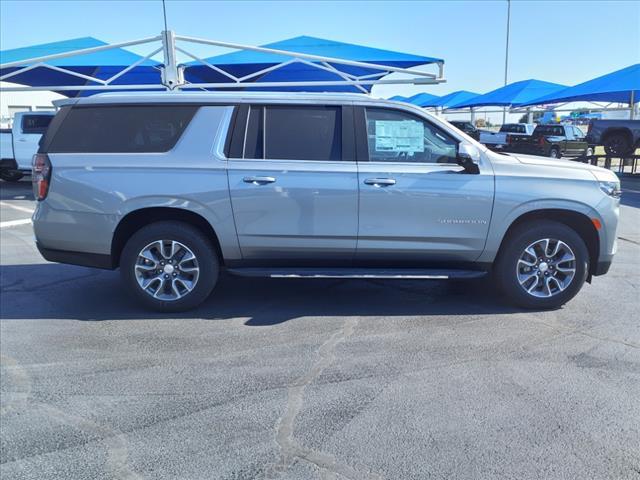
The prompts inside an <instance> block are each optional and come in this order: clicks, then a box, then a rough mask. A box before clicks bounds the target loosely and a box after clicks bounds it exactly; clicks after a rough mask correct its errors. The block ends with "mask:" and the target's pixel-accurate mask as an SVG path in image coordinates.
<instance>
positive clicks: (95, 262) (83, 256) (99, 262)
mask: <svg viewBox="0 0 640 480" xmlns="http://www.w3.org/2000/svg"><path fill="white" fill-rule="evenodd" d="M36 246H37V247H38V251H39V252H40V255H42V256H43V257H44V259H45V260H48V261H49V262H56V263H68V264H71V265H80V266H83V267H92V268H103V269H106V270H113V269H114V268H115V267H114V265H113V261H112V259H111V255H101V254H99V253H86V252H70V251H68V250H56V249H53V248H46V247H43V246H42V245H41V244H40V242H36Z"/></svg>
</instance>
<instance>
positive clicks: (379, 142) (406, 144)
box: [375, 120, 424, 153]
mask: <svg viewBox="0 0 640 480" xmlns="http://www.w3.org/2000/svg"><path fill="white" fill-rule="evenodd" d="M375 126H376V152H406V153H414V152H424V124H423V123H422V122H416V121H414V120H402V121H397V120H375Z"/></svg>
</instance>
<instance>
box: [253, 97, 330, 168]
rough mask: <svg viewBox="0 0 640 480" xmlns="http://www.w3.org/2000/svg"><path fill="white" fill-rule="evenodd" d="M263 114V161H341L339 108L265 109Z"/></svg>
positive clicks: (294, 107)
mask: <svg viewBox="0 0 640 480" xmlns="http://www.w3.org/2000/svg"><path fill="white" fill-rule="evenodd" d="M265 110H266V113H265V116H264V132H265V158H270V159H282V160H331V161H337V160H341V159H342V115H341V109H340V107H316V106H291V107H288V106H287V107H285V106H277V107H275V106H274V107H272V106H267V107H265ZM247 141H249V140H247Z"/></svg>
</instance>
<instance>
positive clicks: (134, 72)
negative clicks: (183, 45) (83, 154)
mask: <svg viewBox="0 0 640 480" xmlns="http://www.w3.org/2000/svg"><path fill="white" fill-rule="evenodd" d="M103 46H108V44H107V43H105V42H103V41H101V40H98V39H96V38H93V37H82V38H74V39H71V40H64V41H60V42H53V43H46V44H41V45H33V46H31V47H23V48H15V49H11V50H3V51H0V63H2V64H9V63H13V64H14V65H13V66H10V67H6V68H2V69H0V80H2V81H6V82H12V83H17V84H20V85H29V86H32V87H42V86H53V87H55V86H61V85H65V86H75V85H78V86H80V85H100V84H101V83H100V82H98V81H96V80H95V79H99V80H103V81H106V80H108V79H111V78H114V77H115V78H114V79H113V80H112V81H111V82H110V84H111V85H147V84H149V85H152V84H159V83H160V70H159V68H158V67H159V65H160V64H159V63H158V62H156V61H154V60H151V59H150V58H148V57H141V56H140V55H137V54H135V53H133V52H130V51H128V50H125V49H123V48H110V49H105V50H102V51H96V52H92V53H86V54H80V55H73V56H68V57H61V58H54V59H51V60H48V61H47V62H46V65H45V64H38V63H36V64H32V63H29V62H26V61H27V60H30V59H34V58H40V57H47V56H50V55H58V54H64V53H67V52H73V51H77V50H83V49H88V48H95V47H103ZM157 51H159V50H157ZM157 51H156V53H157ZM22 61H25V63H24V64H22V65H21V64H19V63H18V62H22ZM16 63H18V64H17V65H15V64H16ZM131 65H135V66H134V67H133V68H130V69H129V70H127V71H125V72H124V73H122V74H121V75H120V76H117V75H118V74H120V73H121V72H123V71H124V70H126V69H127V68H128V67H130V66H131ZM54 90H55V89H54ZM59 93H61V94H62V95H66V96H69V97H74V96H78V95H80V92H79V91H77V90H65V91H60V92H59ZM91 93H96V91H95V90H94V91H92V92H91ZM84 94H88V92H84Z"/></svg>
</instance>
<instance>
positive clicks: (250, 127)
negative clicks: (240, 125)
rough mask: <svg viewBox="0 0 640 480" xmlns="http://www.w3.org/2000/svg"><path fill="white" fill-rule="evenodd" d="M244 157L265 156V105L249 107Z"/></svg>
mask: <svg viewBox="0 0 640 480" xmlns="http://www.w3.org/2000/svg"><path fill="white" fill-rule="evenodd" d="M244 158H264V107H255V106H252V107H250V109H249V118H248V120H247V136H246V141H245V145H244Z"/></svg>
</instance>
